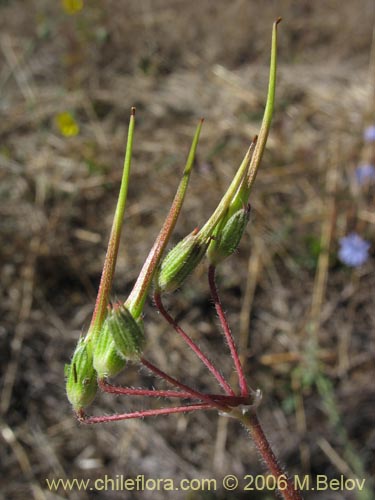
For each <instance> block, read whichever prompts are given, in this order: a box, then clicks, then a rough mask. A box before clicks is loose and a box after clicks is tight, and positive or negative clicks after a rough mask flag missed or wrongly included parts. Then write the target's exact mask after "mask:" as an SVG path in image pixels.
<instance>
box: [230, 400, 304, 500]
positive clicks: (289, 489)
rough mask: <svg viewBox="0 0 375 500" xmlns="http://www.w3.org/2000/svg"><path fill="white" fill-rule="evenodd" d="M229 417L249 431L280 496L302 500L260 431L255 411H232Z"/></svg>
mask: <svg viewBox="0 0 375 500" xmlns="http://www.w3.org/2000/svg"><path fill="white" fill-rule="evenodd" d="M231 416H233V417H235V418H237V419H238V420H239V421H240V422H241V423H242V425H243V426H244V427H245V428H246V429H247V430H248V431H249V433H250V435H251V437H252V439H253V441H254V443H255V446H256V447H257V450H258V452H259V454H260V455H261V457H262V459H263V461H264V463H265V464H266V466H267V468H268V470H269V471H270V473H271V474H272V475H273V476H274V477H275V479H276V484H277V485H278V487H279V491H280V494H281V496H282V497H283V498H284V499H285V500H303V498H302V496H301V493H300V492H299V491H298V490H297V489H296V488H295V486H294V484H293V481H292V480H291V479H290V478H289V477H288V476H287V474H286V472H285V471H284V470H283V468H282V467H281V465H280V464H279V462H278V460H277V458H276V456H275V454H274V452H273V450H272V448H271V445H270V443H269V442H268V439H267V437H266V435H265V433H264V431H263V429H262V426H261V424H260V422H259V419H258V416H257V414H256V411H255V409H252V410H250V411H249V412H246V413H241V412H239V411H238V410H236V409H234V410H232V412H231Z"/></svg>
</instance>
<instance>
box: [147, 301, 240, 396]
mask: <svg viewBox="0 0 375 500" xmlns="http://www.w3.org/2000/svg"><path fill="white" fill-rule="evenodd" d="M154 301H155V305H156V307H157V308H158V310H159V312H160V313H161V314H162V316H164V318H165V319H166V320H167V321H168V323H169V324H170V325H171V326H173V328H174V329H175V330H176V332H177V333H178V334H179V335H181V337H182V338H183V339H184V341H185V342H186V343H187V344H188V346H189V347H190V348H191V349H192V350H193V351H194V352H195V354H196V355H197V356H198V358H199V359H200V360H201V361H202V362H203V363H204V364H205V365H206V367H207V368H208V369H209V370H210V372H211V373H212V375H213V376H214V377H215V378H216V380H217V381H218V382H219V384H220V385H221V387H222V388H223V389H224V390H225V392H226V393H227V394H229V395H231V396H235V393H234V391H233V389H232V388H231V387H230V385H229V384H228V382H227V381H226V380H225V378H224V377H223V376H222V375H221V373H220V372H219V371H218V370H217V369H216V368H215V367H214V365H213V364H212V363H211V361H210V360H209V359H208V358H207V356H205V354H203V352H202V351H201V349H200V348H199V347H198V346H197V344H196V343H195V342H194V341H193V340H192V339H191V338H190V337H189V335H187V333H186V332H185V331H184V330H183V329H182V328H181V327H180V325H179V324H178V323H177V321H176V320H174V319H173V318H172V316H170V314H169V313H168V311H167V310H166V309H165V308H164V305H163V303H162V300H161V296H160V293H157V292H155V293H154Z"/></svg>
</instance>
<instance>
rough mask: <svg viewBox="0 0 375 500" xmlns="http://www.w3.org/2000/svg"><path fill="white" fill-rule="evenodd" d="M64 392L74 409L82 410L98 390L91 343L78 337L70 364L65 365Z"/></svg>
mask: <svg viewBox="0 0 375 500" xmlns="http://www.w3.org/2000/svg"><path fill="white" fill-rule="evenodd" d="M64 371H65V376H66V393H67V396H68V399H69V401H70V403H71V404H72V406H73V408H74V410H75V411H79V410H82V409H83V408H85V407H86V406H88V405H89V404H90V403H91V402H92V401H93V400H94V398H95V395H96V393H97V390H98V383H97V374H96V371H95V369H94V365H93V353H92V345H91V342H90V341H87V342H86V341H85V340H84V339H83V338H80V339H79V341H78V344H77V347H76V349H75V351H74V354H73V358H72V361H71V363H70V365H65V370H64Z"/></svg>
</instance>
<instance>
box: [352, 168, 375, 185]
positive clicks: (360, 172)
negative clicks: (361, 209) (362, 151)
mask: <svg viewBox="0 0 375 500" xmlns="http://www.w3.org/2000/svg"><path fill="white" fill-rule="evenodd" d="M355 177H356V179H357V182H358V184H359V185H360V186H363V185H364V184H366V183H367V182H369V183H370V182H374V181H375V166H374V165H372V164H371V163H364V164H362V165H359V166H358V167H357V168H356V170H355Z"/></svg>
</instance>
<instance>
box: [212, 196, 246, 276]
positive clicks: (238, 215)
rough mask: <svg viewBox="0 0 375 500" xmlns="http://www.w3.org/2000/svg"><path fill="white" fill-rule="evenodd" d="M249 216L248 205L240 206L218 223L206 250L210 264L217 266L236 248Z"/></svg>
mask: <svg viewBox="0 0 375 500" xmlns="http://www.w3.org/2000/svg"><path fill="white" fill-rule="evenodd" d="M249 217H250V205H248V206H247V207H246V208H241V209H240V210H238V211H237V212H235V213H234V214H233V215H232V216H231V217H229V218H228V219H227V220H225V221H224V223H223V224H221V225H220V227H219V228H218V230H217V231H216V233H215V237H214V238H213V239H212V241H211V243H210V245H209V247H208V250H207V257H208V260H209V262H210V264H212V265H214V266H217V265H218V264H219V263H220V262H222V261H223V260H224V259H226V258H227V257H229V256H230V255H232V254H233V252H235V251H236V250H237V248H238V245H239V244H240V241H241V238H242V235H243V233H244V231H245V228H246V225H247V223H248V222H249Z"/></svg>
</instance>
